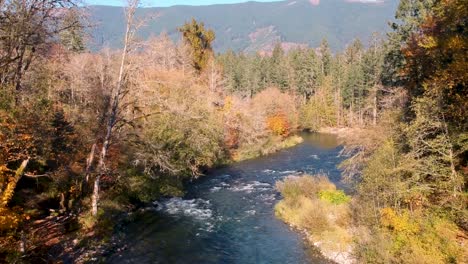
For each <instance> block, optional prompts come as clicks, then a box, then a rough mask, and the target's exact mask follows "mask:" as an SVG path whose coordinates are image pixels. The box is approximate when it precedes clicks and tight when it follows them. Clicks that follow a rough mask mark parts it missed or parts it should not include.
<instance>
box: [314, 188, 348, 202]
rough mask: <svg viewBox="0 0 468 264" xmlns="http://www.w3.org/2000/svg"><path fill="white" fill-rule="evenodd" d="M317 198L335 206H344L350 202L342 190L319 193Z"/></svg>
mask: <svg viewBox="0 0 468 264" xmlns="http://www.w3.org/2000/svg"><path fill="white" fill-rule="evenodd" d="M319 197H320V199H321V200H322V201H327V202H329V203H331V204H335V205H339V204H344V203H347V202H349V201H350V200H351V197H349V196H347V195H346V194H345V193H344V192H343V191H342V190H323V191H320V192H319Z"/></svg>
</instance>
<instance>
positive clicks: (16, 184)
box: [0, 0, 468, 263]
mask: <svg viewBox="0 0 468 264" xmlns="http://www.w3.org/2000/svg"><path fill="white" fill-rule="evenodd" d="M138 5H139V2H138V0H132V1H131V2H130V3H129V5H128V7H127V8H126V9H125V17H126V23H125V28H124V32H125V36H124V39H123V43H124V45H123V48H122V49H120V50H112V49H108V48H103V49H102V50H101V51H99V52H91V51H89V50H87V49H86V38H87V36H86V34H85V32H86V27H88V25H87V24H86V22H85V21H86V14H85V13H84V12H83V11H84V10H83V9H82V8H80V7H79V5H78V3H76V2H74V1H73V0H45V1H43V0H41V1H39V0H28V1H19V0H7V1H2V2H0V7H1V8H0V150H1V151H0V261H1V262H4V261H6V262H12V263H21V262H25V263H29V262H30V263H42V262H49V261H57V260H59V259H63V258H64V257H72V258H77V256H79V255H80V254H81V253H82V252H83V251H82V249H83V248H89V247H94V246H96V245H99V244H102V243H106V241H108V240H109V238H110V237H111V236H112V234H113V232H114V227H115V226H116V225H117V224H118V223H116V221H117V220H116V219H119V216H121V215H122V213H123V212H128V211H132V210H134V209H136V208H138V207H139V206H142V205H144V204H146V203H149V202H152V201H155V200H157V199H158V198H161V197H168V196H180V195H183V193H184V187H185V186H187V185H189V184H191V182H192V181H193V180H195V179H196V178H198V177H200V176H202V175H203V174H204V173H205V172H207V171H208V170H209V169H211V168H214V167H217V166H222V165H226V164H229V163H232V162H236V161H240V160H244V159H249V158H253V157H257V156H260V155H265V154H268V153H272V152H275V151H277V150H279V149H282V148H286V147H290V146H293V145H295V144H298V143H300V142H301V140H302V139H301V138H300V137H299V136H297V135H296V134H297V133H296V132H298V131H302V130H307V131H311V132H314V131H320V130H322V129H323V128H330V127H334V128H348V130H347V131H349V132H348V133H346V135H344V136H343V138H344V146H345V149H344V151H343V152H344V153H343V155H347V157H348V158H347V159H346V160H345V161H344V162H343V163H342V164H341V169H342V170H343V178H344V180H345V181H346V182H347V184H348V185H349V186H351V187H350V189H351V190H350V192H349V193H347V194H344V192H343V191H340V190H336V187H335V186H332V185H331V184H330V183H329V182H328V180H326V179H325V178H324V177H318V178H316V179H314V180H311V179H310V178H307V177H305V178H301V179H294V181H293V182H287V181H285V182H279V183H278V190H279V191H280V192H281V193H282V194H283V196H284V197H285V201H284V202H283V201H282V202H281V203H280V204H279V205H278V207H277V208H276V210H277V215H279V217H280V218H282V219H283V220H284V221H287V222H288V221H289V222H294V221H296V222H297V223H294V224H296V225H298V226H302V227H304V228H305V229H308V228H309V229H310V230H311V232H313V231H314V230H317V229H320V228H322V229H324V228H325V227H324V226H326V228H327V230H328V233H327V234H332V235H333V234H335V235H337V236H340V237H343V236H347V237H348V236H349V239H348V238H347V239H346V243H347V244H350V245H351V247H352V255H353V258H354V259H355V260H356V261H357V262H358V263H464V262H466V261H467V258H468V252H467V251H466V248H467V246H466V243H467V242H466V241H467V239H468V233H467V231H468V214H467V213H468V211H467V204H468V203H467V202H468V196H467V177H468V120H467V118H468V115H467V113H468V112H467V110H468V109H467V108H468V88H467V86H466V85H467V84H466V82H467V80H468V73H467V71H468V65H467V43H468V40H467V36H468V33H467V23H468V6H467V5H466V3H465V1H463V0H440V1H427V0H426V1H424V0H418V1H412V0H401V2H400V4H399V7H398V10H397V13H396V19H397V20H396V21H397V22H395V23H392V24H391V25H390V26H391V29H392V31H391V32H390V33H389V34H387V35H385V36H384V35H379V34H374V35H373V37H372V39H371V41H370V42H369V43H363V42H362V41H360V40H359V39H356V40H355V41H353V42H352V43H350V44H349V45H348V46H347V48H346V49H344V50H343V51H341V52H336V53H332V51H331V50H330V47H329V45H328V43H327V40H326V39H324V40H322V43H321V45H320V46H319V47H317V48H300V49H295V50H291V51H287V52H286V51H284V50H282V48H281V45H280V44H278V45H276V46H275V48H274V50H273V51H272V53H271V54H260V53H258V54H243V53H235V52H232V51H228V52H226V53H223V54H215V53H214V52H213V49H212V43H213V41H214V39H215V37H216V36H215V34H214V32H213V31H212V30H210V29H208V28H206V27H205V26H204V24H203V23H202V22H201V21H196V20H195V19H192V20H191V21H187V22H186V23H185V24H184V25H181V27H180V28H179V29H178V30H179V32H180V36H181V40H180V41H179V42H177V43H176V42H174V41H172V40H171V39H170V38H169V36H168V35H166V34H164V33H163V34H161V35H159V36H157V37H152V38H150V39H149V40H145V41H141V40H139V39H138V38H137V32H138V31H139V30H140V29H141V28H144V27H145V24H147V22H148V20H149V19H151V16H150V17H148V19H142V18H140V17H136V16H135V12H136V10H137V7H138ZM301 181H302V182H301ZM321 187H323V188H325V189H320V188H321ZM301 193H302V194H301ZM301 197H303V198H304V197H305V198H307V199H310V200H311V202H310V204H313V206H315V207H312V205H311V207H309V208H308V210H309V211H307V210H302V207H301V203H305V202H304V199H302V198H301ZM323 201H325V202H323ZM307 203H309V202H307ZM317 207H320V210H314V208H317ZM326 210H328V211H333V213H334V214H336V215H335V216H336V217H335V218H334V221H333V222H334V223H332V224H330V223H328V222H327V221H328V220H326V218H324V217H320V216H314V217H312V216H311V215H309V216H307V215H306V214H317V213H320V212H325V211H326ZM286 213H287V214H286ZM291 214H293V216H291ZM297 214H301V215H305V216H304V217H305V218H304V219H314V220H313V221H312V222H311V221H302V220H300V219H302V218H300V217H302V216H300V217H299V218H298V217H296V215H297ZM291 219H293V220H291ZM297 219H299V220H297ZM320 221H321V222H320ZM318 223H321V224H318ZM338 229H339V232H335V231H336V230H338ZM330 230H331V231H330ZM350 230H352V231H350ZM343 232H345V233H343ZM323 234H325V233H324V232H322V233H321V236H322V235H323ZM75 260H76V261H77V262H83V261H86V259H85V258H84V259H75Z"/></svg>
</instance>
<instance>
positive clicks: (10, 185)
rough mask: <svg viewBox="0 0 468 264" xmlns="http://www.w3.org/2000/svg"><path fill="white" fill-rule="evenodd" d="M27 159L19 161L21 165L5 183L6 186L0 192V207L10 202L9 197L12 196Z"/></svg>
mask: <svg viewBox="0 0 468 264" xmlns="http://www.w3.org/2000/svg"><path fill="white" fill-rule="evenodd" d="M28 163H29V159H27V160H23V162H21V165H20V166H19V168H18V169H17V170H16V172H15V177H14V178H13V179H12V180H10V182H9V183H8V184H7V187H6V189H5V191H3V193H2V197H1V200H0V207H6V206H7V205H8V203H9V202H10V200H11V198H12V197H13V193H14V192H15V188H16V185H17V184H18V181H19V180H20V179H21V177H23V174H24V170H25V169H26V167H27V166H28Z"/></svg>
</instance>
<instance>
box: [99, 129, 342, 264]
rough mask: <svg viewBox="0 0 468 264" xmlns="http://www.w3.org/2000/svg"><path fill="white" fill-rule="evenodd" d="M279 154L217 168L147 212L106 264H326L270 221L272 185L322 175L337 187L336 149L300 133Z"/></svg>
mask: <svg viewBox="0 0 468 264" xmlns="http://www.w3.org/2000/svg"><path fill="white" fill-rule="evenodd" d="M302 136H303V138H304V142H303V143H301V144H299V145H297V146H295V147H292V148H289V149H285V150H282V151H280V152H278V153H275V154H272V155H268V156H264V157H260V158H256V159H252V160H248V161H243V162H239V163H236V164H233V165H230V166H228V167H224V168H221V169H217V170H214V171H212V172H211V173H209V174H208V175H206V176H205V177H203V178H202V179H200V180H198V181H197V182H195V183H194V184H192V185H191V186H190V187H189V189H188V190H187V194H186V196H185V197H183V198H171V199H167V200H163V201H160V202H159V203H155V206H154V208H146V210H143V211H141V212H139V213H137V215H136V216H134V219H135V220H134V221H132V222H131V223H130V224H128V225H127V226H125V228H124V232H125V235H124V241H125V243H126V249H125V250H123V251H121V252H116V253H113V254H111V255H110V256H108V258H107V260H106V262H107V263H181V264H185V263H190V264H195V263H203V264H205V263H207V264H208V263H239V264H248V263H265V264H267V263H268V264H273V263H280V264H285V263H294V264H295V263H327V261H326V260H324V259H323V258H321V257H319V256H317V254H316V250H314V249H311V248H310V246H308V245H307V244H306V243H305V242H304V239H303V237H302V236H301V235H300V234H299V233H297V232H295V231H294V230H292V229H291V228H289V227H288V226H287V225H286V224H284V223H283V222H281V221H280V220H278V219H276V218H275V215H274V205H275V204H276V203H277V202H278V201H279V200H280V199H281V197H280V195H279V193H278V192H277V191H276V190H275V188H274V186H275V182H276V181H278V180H281V179H283V178H284V177H286V176H288V175H291V174H300V173H309V174H315V173H325V174H328V175H329V178H330V180H331V181H333V182H335V183H336V184H337V185H339V181H340V171H339V170H338V169H337V165H338V164H339V163H340V162H341V161H342V158H341V157H340V156H339V152H340V150H341V147H340V146H339V145H338V143H337V139H336V138H335V136H333V135H326V134H304V135H302Z"/></svg>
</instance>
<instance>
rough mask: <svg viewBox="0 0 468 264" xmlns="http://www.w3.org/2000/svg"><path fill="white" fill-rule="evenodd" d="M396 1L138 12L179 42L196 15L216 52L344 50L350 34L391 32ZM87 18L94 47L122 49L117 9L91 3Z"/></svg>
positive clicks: (146, 32)
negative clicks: (211, 34)
mask: <svg viewBox="0 0 468 264" xmlns="http://www.w3.org/2000/svg"><path fill="white" fill-rule="evenodd" d="M397 4H398V1H395V0H386V1H379V2H377V3H369V2H360V1H345V0H327V1H322V2H315V4H312V2H311V1H308V0H288V1H280V2H264V3H259V2H247V3H239V4H229V5H226V4H224V5H210V6H172V7H167V8H140V9H139V10H138V11H137V16H143V14H146V15H148V14H152V16H153V19H152V20H151V21H149V22H148V25H147V26H146V27H144V28H142V30H141V32H140V36H141V37H143V38H147V37H148V36H151V35H159V34H160V33H161V32H167V33H168V34H169V35H170V36H171V38H172V39H173V40H178V39H179V38H180V35H179V34H178V31H177V27H178V26H180V25H182V24H183V23H184V22H186V21H188V20H190V19H191V18H195V19H197V20H199V21H203V22H204V23H205V25H206V26H207V27H209V28H212V29H213V30H214V31H215V33H216V40H215V42H214V44H213V47H214V49H215V51H217V52H224V51H226V50H228V49H232V50H234V51H245V52H256V51H259V50H260V51H261V50H266V51H271V50H272V49H273V46H274V44H275V43H277V42H279V41H281V42H284V43H285V47H288V46H297V45H298V44H302V45H308V46H310V47H318V46H319V44H320V41H321V40H322V39H323V38H327V39H328V41H329V43H330V46H331V48H332V50H334V51H337V50H340V49H342V48H344V47H345V46H346V45H347V44H348V43H349V42H351V41H352V40H353V39H354V38H360V39H362V40H364V42H367V40H368V39H369V37H370V36H371V34H372V33H373V32H385V31H388V30H389V27H388V25H387V24H388V21H390V20H392V19H393V16H394V13H395V10H396V7H397ZM89 10H90V19H91V20H92V21H93V24H94V25H95V26H94V27H92V29H91V32H90V34H91V35H92V39H93V42H92V43H91V45H90V46H91V47H92V48H93V49H100V48H102V46H106V45H107V46H110V47H113V48H115V47H120V46H121V40H122V35H123V28H124V17H123V16H124V14H123V11H122V8H121V7H111V6H90V7H89Z"/></svg>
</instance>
